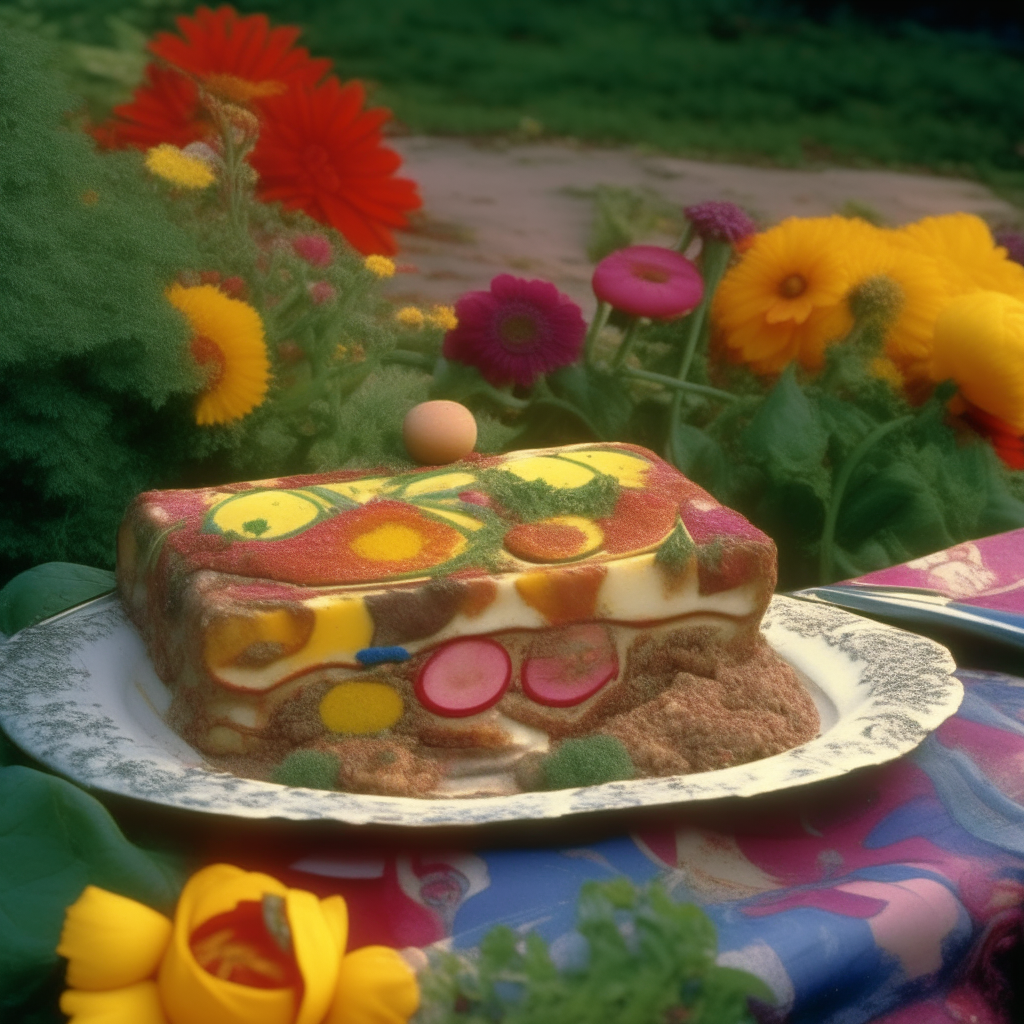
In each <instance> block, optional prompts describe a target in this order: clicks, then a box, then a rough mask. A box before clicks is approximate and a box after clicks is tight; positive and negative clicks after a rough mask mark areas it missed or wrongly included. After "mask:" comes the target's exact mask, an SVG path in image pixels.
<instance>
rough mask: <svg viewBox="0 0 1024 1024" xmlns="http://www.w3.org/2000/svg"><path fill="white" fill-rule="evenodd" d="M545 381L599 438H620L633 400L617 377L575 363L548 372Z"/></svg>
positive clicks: (592, 367)
mask: <svg viewBox="0 0 1024 1024" xmlns="http://www.w3.org/2000/svg"><path fill="white" fill-rule="evenodd" d="M547 382H548V384H549V385H550V387H551V390H552V391H553V392H554V393H555V394H556V395H557V396H558V397H559V398H561V399H562V400H563V401H564V402H568V404H569V405H571V406H572V407H573V408H574V409H577V410H578V411H579V413H580V415H581V416H582V417H583V419H584V420H585V421H586V422H587V423H588V424H590V426H591V427H592V428H593V430H594V432H595V433H596V434H597V436H598V438H599V439H600V440H602V441H613V440H621V438H622V436H623V434H624V432H625V430H626V426H627V424H628V423H629V418H630V416H631V415H632V412H633V403H632V401H630V398H629V394H628V392H627V391H626V387H625V385H624V384H623V383H622V381H621V380H620V379H619V378H618V377H616V376H614V375H613V374H610V373H605V372H603V371H602V370H598V369H597V368H596V367H594V366H581V365H579V364H578V363H575V364H573V365H572V366H563V367H562V368H561V369H560V370H556V371H555V372H554V373H552V374H549V375H548V378H547Z"/></svg>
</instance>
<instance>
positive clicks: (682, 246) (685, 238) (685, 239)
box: [675, 220, 696, 252]
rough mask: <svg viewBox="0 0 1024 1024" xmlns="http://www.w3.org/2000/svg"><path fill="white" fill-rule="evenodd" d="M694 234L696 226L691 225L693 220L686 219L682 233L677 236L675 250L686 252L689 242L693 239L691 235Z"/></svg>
mask: <svg viewBox="0 0 1024 1024" xmlns="http://www.w3.org/2000/svg"><path fill="white" fill-rule="evenodd" d="M695 234H696V228H694V226H693V221H689V220H688V221H687V222H686V227H685V228H683V233H682V235H681V236H680V237H679V241H678V242H676V244H675V250H676V252H686V250H687V249H689V248H690V243H691V242H692V241H693V236H694V235H695Z"/></svg>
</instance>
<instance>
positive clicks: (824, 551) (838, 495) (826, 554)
mask: <svg viewBox="0 0 1024 1024" xmlns="http://www.w3.org/2000/svg"><path fill="white" fill-rule="evenodd" d="M913 418H914V417H913V416H912V415H910V416H901V417H900V418H899V419H895V420H890V421H889V422H888V423H882V424H880V425H879V426H877V427H875V429H874V430H872V431H871V433H870V434H868V436H867V437H865V438H864V440H863V441H861V443H860V444H859V445H857V447H856V448H854V449H853V451H852V452H850V454H849V456H848V458H847V459H846V461H845V462H844V463H843V465H842V468H841V469H840V470H839V475H838V476H837V477H836V482H835V485H834V486H833V488H832V496H831V497H830V498H829V503H828V509H827V510H826V512H825V525H824V528H823V529H822V531H821V551H820V554H819V560H818V576H819V578H820V581H821V584H822V585H824V584H826V583H831V582H832V562H833V548H834V545H835V533H836V523H837V522H838V521H839V509H840V508H841V507H842V504H843V496H844V495H845V493H846V488H847V486H848V485H849V483H850V478H851V477H852V476H853V471H854V470H855V469H856V468H857V466H858V465H859V464H860V462H861V460H862V459H863V458H864V456H865V455H866V454H867V452H868V451H869V450H870V449H871V448H873V447H874V446H875V445H876V444H878V442H879V441H881V440H882V438H883V437H886V436H887V435H889V434H891V433H892V432H893V431H894V430H896V429H897V428H898V427H902V426H903V425H904V424H906V423H909V422H910V421H911V420H912V419H913Z"/></svg>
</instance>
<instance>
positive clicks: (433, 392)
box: [430, 359, 491, 402]
mask: <svg viewBox="0 0 1024 1024" xmlns="http://www.w3.org/2000/svg"><path fill="white" fill-rule="evenodd" d="M489 390H491V385H490V384H488V383H487V381H485V380H484V379H483V377H482V376H481V375H480V371H479V370H478V369H477V368H476V367H475V366H469V365H467V364H466V363H459V362H456V361H455V360H449V359H438V361H437V366H436V367H435V369H434V382H433V384H432V385H431V386H430V397H431V398H447V399H450V400H451V401H453V402H463V401H465V400H466V399H467V398H472V397H473V396H474V395H480V394H486V393H487V392H488V391H489Z"/></svg>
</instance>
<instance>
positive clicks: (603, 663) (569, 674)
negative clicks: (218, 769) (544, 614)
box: [522, 624, 619, 708]
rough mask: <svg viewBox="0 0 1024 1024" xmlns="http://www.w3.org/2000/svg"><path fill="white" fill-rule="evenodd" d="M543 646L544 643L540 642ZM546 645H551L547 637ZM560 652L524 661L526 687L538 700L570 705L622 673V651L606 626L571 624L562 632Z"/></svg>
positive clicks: (584, 698) (565, 706) (561, 705)
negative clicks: (620, 656)
mask: <svg viewBox="0 0 1024 1024" xmlns="http://www.w3.org/2000/svg"><path fill="white" fill-rule="evenodd" d="M538 646H540V645H538ZM544 646H545V647H549V646H551V640H550V638H545V642H544ZM557 650H558V652H559V653H558V654H555V655H549V654H547V653H546V652H545V653H543V654H538V656H534V657H531V655H530V653H529V652H527V656H526V658H525V659H524V661H523V671H522V677H523V691H524V692H525V693H526V695H527V696H528V697H529V698H530V699H531V700H534V701H536V702H537V703H538V704H546V705H547V706H548V707H552V708H567V707H570V706H571V705H573V704H579V703H581V702H582V701H585V700H586V699H587V698H588V697H590V696H593V694H595V693H597V691H598V690H600V689H601V687H602V686H604V684H605V683H607V682H608V681H609V680H611V679H614V678H615V677H616V676H617V675H618V674H619V655H618V652H617V651H616V649H615V644H614V643H613V642H612V638H611V636H610V635H609V633H608V630H607V629H605V627H604V626H598V625H595V624H589V625H583V626H568V627H566V628H565V629H562V630H559V632H558V644H557Z"/></svg>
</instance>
